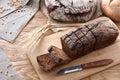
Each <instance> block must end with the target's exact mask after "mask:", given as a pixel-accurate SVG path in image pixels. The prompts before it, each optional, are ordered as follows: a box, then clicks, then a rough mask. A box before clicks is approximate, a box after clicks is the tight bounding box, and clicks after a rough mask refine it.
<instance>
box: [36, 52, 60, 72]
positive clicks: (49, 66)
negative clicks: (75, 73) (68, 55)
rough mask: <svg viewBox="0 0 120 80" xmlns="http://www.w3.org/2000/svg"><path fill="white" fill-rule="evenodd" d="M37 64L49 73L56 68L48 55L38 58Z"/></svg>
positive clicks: (55, 64)
mask: <svg viewBox="0 0 120 80" xmlns="http://www.w3.org/2000/svg"><path fill="white" fill-rule="evenodd" d="M37 62H38V64H39V65H40V66H41V67H42V68H43V69H44V70H45V71H51V70H53V68H55V67H56V66H58V63H56V62H55V61H54V60H53V58H52V57H51V55H50V54H49V53H47V54H43V55H40V56H38V57H37Z"/></svg>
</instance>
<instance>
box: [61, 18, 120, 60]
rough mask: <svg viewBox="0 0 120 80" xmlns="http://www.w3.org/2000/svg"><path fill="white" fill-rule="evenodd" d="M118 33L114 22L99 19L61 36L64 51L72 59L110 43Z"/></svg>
mask: <svg viewBox="0 0 120 80" xmlns="http://www.w3.org/2000/svg"><path fill="white" fill-rule="evenodd" d="M118 34H119V30H118V28H117V26H116V25H115V24H114V23H110V22H109V21H107V20H101V21H98V22H95V23H91V24H88V25H84V26H82V27H80V28H78V29H76V30H74V31H72V32H70V33H68V34H66V35H64V36H62V37H61V43H62V48H63V50H64V52H65V53H66V54H67V55H68V56H69V57H70V58H72V59H76V58H79V57H81V56H84V55H86V54H88V53H89V52H91V51H93V50H97V49H100V48H104V47H106V46H108V45H110V44H112V43H113V42H114V41H115V40H116V38H117V36H118Z"/></svg>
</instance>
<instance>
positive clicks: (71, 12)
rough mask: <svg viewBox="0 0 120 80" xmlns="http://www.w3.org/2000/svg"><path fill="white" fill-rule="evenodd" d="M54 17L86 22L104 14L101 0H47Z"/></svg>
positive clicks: (60, 19)
mask: <svg viewBox="0 0 120 80" xmlns="http://www.w3.org/2000/svg"><path fill="white" fill-rule="evenodd" d="M45 5H46V7H47V9H48V12H49V15H50V17H51V18H52V19H54V20H57V21H62V22H86V21H89V20H91V19H94V18H97V17H99V16H100V15H102V12H101V8H100V2H99V0H45Z"/></svg>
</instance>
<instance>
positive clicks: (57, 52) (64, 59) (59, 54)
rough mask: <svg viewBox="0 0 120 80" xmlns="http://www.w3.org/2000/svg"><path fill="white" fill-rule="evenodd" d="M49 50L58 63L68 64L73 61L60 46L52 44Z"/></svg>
mask: <svg viewBox="0 0 120 80" xmlns="http://www.w3.org/2000/svg"><path fill="white" fill-rule="evenodd" d="M48 52H49V53H50V56H51V58H52V59H54V61H55V62H56V63H58V64H66V63H68V62H70V61H71V59H70V58H69V57H68V56H67V55H66V54H65V52H64V51H63V50H62V49H59V48H58V47H55V46H50V47H49V49H48Z"/></svg>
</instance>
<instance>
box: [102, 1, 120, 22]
mask: <svg viewBox="0 0 120 80" xmlns="http://www.w3.org/2000/svg"><path fill="white" fill-rule="evenodd" d="M102 10H103V12H104V14H105V15H106V16H108V17H109V18H111V19H113V20H114V21H120V0H102Z"/></svg>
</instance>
